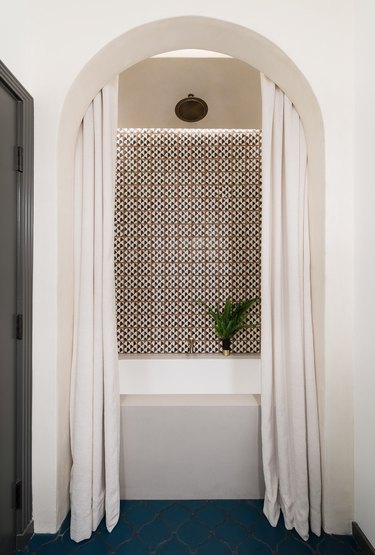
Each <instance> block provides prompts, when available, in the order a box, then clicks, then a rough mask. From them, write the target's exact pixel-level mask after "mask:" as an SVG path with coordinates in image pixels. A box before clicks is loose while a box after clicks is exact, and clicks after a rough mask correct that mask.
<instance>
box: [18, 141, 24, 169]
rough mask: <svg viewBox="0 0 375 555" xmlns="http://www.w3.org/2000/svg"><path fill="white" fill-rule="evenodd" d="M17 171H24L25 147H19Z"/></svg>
mask: <svg viewBox="0 0 375 555" xmlns="http://www.w3.org/2000/svg"><path fill="white" fill-rule="evenodd" d="M17 171H18V172H21V173H22V172H23V147H22V146H18V147H17Z"/></svg>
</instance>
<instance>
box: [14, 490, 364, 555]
mask: <svg viewBox="0 0 375 555" xmlns="http://www.w3.org/2000/svg"><path fill="white" fill-rule="evenodd" d="M262 511H263V501H262V500H243V501H241V500H238V501H237V500H236V501H233V500H209V501H205V500H202V501H201V500H183V501H122V502H121V514H120V520H119V523H118V524H117V526H116V527H115V529H114V530H113V531H112V532H111V533H109V532H108V531H107V530H106V527H105V521H104V520H103V521H102V522H101V523H100V525H99V526H98V529H97V530H96V531H95V532H94V533H93V535H92V537H91V538H90V539H89V540H86V541H83V542H80V543H76V542H74V541H72V540H71V539H70V528H69V527H70V518H69V516H68V517H67V518H66V519H65V520H64V522H63V524H62V525H61V528H60V530H59V532H58V533H57V534H36V535H34V536H33V537H32V538H31V540H30V542H29V543H28V545H27V546H26V548H25V549H24V550H23V551H17V555H22V554H25V555H361V551H360V549H359V547H358V545H357V544H356V542H355V541H354V539H353V538H352V536H337V535H329V534H324V533H323V534H322V535H321V536H320V537H318V536H315V535H314V534H311V535H310V538H309V540H308V541H307V542H304V541H303V540H302V539H301V538H300V537H299V536H298V534H297V533H296V532H295V531H294V530H286V529H285V527H284V521H283V518H282V517H281V518H280V521H279V523H278V525H277V526H276V527H275V528H274V527H272V526H270V524H269V523H268V521H267V519H266V517H265V516H264V514H263V512H262Z"/></svg>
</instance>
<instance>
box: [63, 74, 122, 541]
mask: <svg viewBox="0 0 375 555" xmlns="http://www.w3.org/2000/svg"><path fill="white" fill-rule="evenodd" d="M117 97H118V83H117V78H116V79H115V80H114V81H113V82H111V83H109V84H108V85H106V86H105V87H104V88H103V89H102V90H101V91H100V92H99V93H98V95H97V96H96V97H95V98H94V100H93V101H92V103H91V104H90V106H89V108H88V110H87V112H86V115H85V117H84V119H83V121H82V124H81V127H80V130H79V135H78V140H77V145H76V160H75V166H76V167H75V183H74V340H73V360H72V375H71V401H70V429H71V449H72V458H73V466H72V471H71V482H70V494H71V537H72V539H73V540H75V541H77V542H78V541H81V540H84V539H87V538H89V537H90V536H91V533H92V531H93V530H95V529H96V528H97V526H98V524H99V522H100V521H101V519H102V518H103V516H104V513H105V517H106V526H107V529H108V530H109V531H111V530H112V529H113V528H114V526H115V525H116V523H117V521H118V518H119V508H120V488H119V450H120V449H119V442H120V433H119V426H120V407H119V385H118V362H117V347H116V318H115V297H114V268H113V214H114V206H113V203H114V183H115V153H116V143H115V141H116V128H117Z"/></svg>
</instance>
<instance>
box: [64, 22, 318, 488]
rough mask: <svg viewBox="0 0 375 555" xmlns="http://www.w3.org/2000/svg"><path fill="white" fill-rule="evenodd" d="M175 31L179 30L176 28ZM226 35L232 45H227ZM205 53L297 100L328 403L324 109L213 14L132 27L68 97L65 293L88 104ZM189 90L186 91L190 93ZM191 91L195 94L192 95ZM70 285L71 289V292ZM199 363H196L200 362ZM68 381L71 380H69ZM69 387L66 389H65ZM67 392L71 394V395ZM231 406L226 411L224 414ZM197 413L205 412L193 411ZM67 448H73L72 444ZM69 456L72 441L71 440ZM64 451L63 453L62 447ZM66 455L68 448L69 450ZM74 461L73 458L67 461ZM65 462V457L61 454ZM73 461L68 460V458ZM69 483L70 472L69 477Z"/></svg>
mask: <svg viewBox="0 0 375 555" xmlns="http://www.w3.org/2000/svg"><path fill="white" fill-rule="evenodd" d="M171 30H173V32H172V33H171V32H170V31H171ZM223 37H225V40H224V41H223ZM188 47H193V48H200V49H202V48H203V49H205V48H206V49H209V50H218V51H224V52H225V54H227V55H229V56H232V57H235V58H238V59H240V60H241V61H243V62H245V63H247V64H249V65H251V66H253V67H254V68H256V69H257V70H258V71H259V70H260V71H263V72H264V73H265V74H266V75H268V76H269V77H270V78H271V79H272V80H274V81H275V82H276V83H277V84H278V85H279V86H280V87H281V88H282V89H283V90H285V92H286V93H287V94H288V96H289V97H290V99H291V100H292V101H293V103H295V105H296V108H297V110H298V111H299V113H300V115H301V118H302V121H303V123H304V126H305V132H306V138H307V143H308V150H309V157H310V158H309V159H310V185H311V189H310V191H311V194H310V199H309V201H310V212H311V216H312V217H311V222H312V225H311V247H312V260H313V271H312V287H313V302H314V301H315V302H314V306H313V310H314V328H315V331H316V334H315V339H316V343H315V346H316V352H317V369H318V380H320V381H319V386H320V389H321V396H320V402H321V403H323V402H324V396H323V393H324V387H323V385H324V302H323V303H322V302H321V300H322V299H324V278H323V275H324V272H323V268H324V222H323V220H322V214H324V142H323V126H322V119H321V113H320V108H319V105H318V103H317V101H316V98H315V96H314V93H313V91H312V89H311V87H310V85H309V83H308V81H307V80H306V79H305V77H304V76H303V74H302V72H301V71H300V70H299V69H298V68H297V67H296V66H295V65H294V63H293V62H292V61H291V60H290V59H289V58H288V57H287V56H286V55H285V54H284V53H283V52H282V51H281V49H279V48H278V47H277V46H276V45H275V44H273V43H272V42H271V41H269V40H268V39H266V38H265V37H263V36H261V35H258V34H257V33H255V32H253V31H251V30H250V29H249V28H245V27H241V26H239V25H234V24H231V23H228V22H225V21H219V20H214V19H211V18H205V17H195V16H192V17H177V18H174V19H173V18H172V19H167V20H164V21H155V22H152V23H150V24H147V25H143V26H141V27H139V28H136V29H132V30H130V31H129V32H127V33H124V35H122V36H119V37H118V38H117V39H115V40H114V41H113V42H112V43H110V44H107V45H106V46H105V47H104V48H103V49H102V50H101V51H100V52H98V54H97V55H96V56H94V57H93V59H92V60H91V61H90V62H89V63H88V64H87V65H86V66H85V67H84V69H83V70H82V72H81V74H80V75H79V76H78V77H77V79H76V81H75V83H74V84H73V85H72V88H71V90H70V91H69V94H68V96H67V98H66V101H65V104H64V108H63V111H62V117H61V124H60V132H59V146H60V150H59V183H60V187H59V200H60V202H59V212H60V214H59V216H60V218H59V240H60V250H59V281H60V290H61V291H62V290H64V291H66V288H67V289H69V287H70V286H71V264H70V262H71V255H72V252H71V245H70V246H69V242H70V240H71V225H70V224H71V218H70V216H69V214H70V213H71V201H72V195H71V193H72V190H71V186H70V185H69V183H71V182H72V176H73V158H74V144H75V138H76V134H77V129H78V126H79V123H80V121H81V119H82V117H83V115H84V113H85V110H86V108H87V105H88V103H89V102H90V100H91V99H92V98H93V97H94V96H95V94H96V93H97V91H98V90H99V89H100V88H101V87H102V86H103V85H104V84H105V83H106V82H107V81H108V80H109V79H111V78H112V77H113V76H114V75H116V74H119V73H121V72H122V71H123V70H126V69H129V68H130V67H132V66H134V65H135V64H137V63H138V62H139V61H141V60H145V59H147V58H149V57H150V56H153V55H155V54H159V53H161V52H166V51H170V50H178V49H181V48H188ZM186 92H188V91H184V96H185V94H186ZM189 92H190V91H189ZM66 286H67V287H66ZM59 302H60V306H59V311H60V312H59V323H60V330H61V331H62V334H60V338H59V353H60V355H61V356H60V357H59V371H60V373H61V376H60V377H61V383H63V384H65V381H66V380H65V378H64V376H67V375H68V374H67V373H66V368H68V366H69V364H70V352H71V323H72V318H71V314H72V312H71V308H72V307H71V304H69V303H66V296H65V295H61V296H60V301H59ZM192 362H193V361H192ZM66 379H67V380H68V378H66ZM64 387H65V386H64ZM65 390H66V388H65V389H64V391H65ZM62 403H63V405H62V407H63V410H62V412H61V418H62V419H63V418H66V421H67V414H68V405H67V404H66V403H65V402H64V400H63V401H62ZM225 408H226V407H222V406H221V407H220V410H221V411H223V410H224V409H225ZM193 409H194V410H196V409H197V407H193ZM64 445H65V443H64ZM66 447H67V451H66V453H68V443H66ZM58 450H59V451H61V450H62V449H60V447H59V449H58ZM64 453H65V451H64ZM65 458H66V457H65ZM59 460H62V459H61V457H60V458H59ZM64 460H65V459H64ZM64 480H66V483H67V480H68V475H67V474H66V478H64Z"/></svg>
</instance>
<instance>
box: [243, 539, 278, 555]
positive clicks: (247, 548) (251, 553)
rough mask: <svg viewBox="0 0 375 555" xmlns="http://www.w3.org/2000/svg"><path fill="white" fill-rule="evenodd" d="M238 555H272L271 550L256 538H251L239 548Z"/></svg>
mask: <svg viewBox="0 0 375 555" xmlns="http://www.w3.org/2000/svg"><path fill="white" fill-rule="evenodd" d="M238 555H272V551H271V548H270V547H268V546H267V545H266V544H265V543H262V542H260V541H258V540H256V539H255V538H250V539H249V540H247V541H246V542H245V543H243V544H242V545H240V547H239V548H238Z"/></svg>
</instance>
